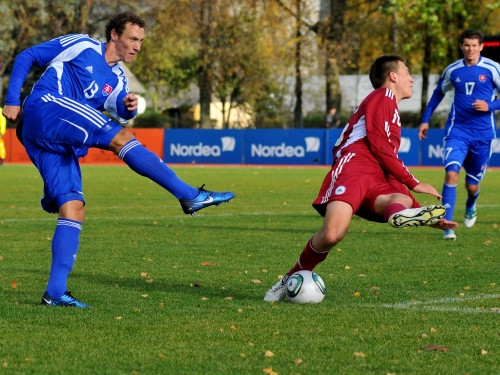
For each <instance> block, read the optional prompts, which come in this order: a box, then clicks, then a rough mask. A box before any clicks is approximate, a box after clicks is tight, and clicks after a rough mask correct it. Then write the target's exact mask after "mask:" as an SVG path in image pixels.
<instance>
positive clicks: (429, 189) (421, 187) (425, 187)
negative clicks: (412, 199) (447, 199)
mask: <svg viewBox="0 0 500 375" xmlns="http://www.w3.org/2000/svg"><path fill="white" fill-rule="evenodd" d="M413 191H414V192H415V193H425V194H430V195H434V196H435V197H436V198H437V199H439V200H441V198H442V196H441V194H439V193H438V191H437V190H436V188H435V187H434V186H432V185H430V184H422V183H421V184H418V185H417V186H415V187H414V188H413Z"/></svg>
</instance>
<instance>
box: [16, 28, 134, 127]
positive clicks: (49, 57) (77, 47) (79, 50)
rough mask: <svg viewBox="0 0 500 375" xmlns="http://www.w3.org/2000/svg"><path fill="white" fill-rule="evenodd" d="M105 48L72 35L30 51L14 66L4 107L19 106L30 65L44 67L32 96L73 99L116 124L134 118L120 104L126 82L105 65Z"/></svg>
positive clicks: (115, 68)
mask: <svg viewBox="0 0 500 375" xmlns="http://www.w3.org/2000/svg"><path fill="white" fill-rule="evenodd" d="M105 48H106V44H105V43H101V42H99V41H98V40H97V39H93V38H90V37H89V36H88V35H83V34H72V35H66V36H62V37H59V38H56V39H53V40H50V41H48V42H45V43H42V44H39V45H36V46H33V47H30V48H28V49H26V50H24V51H23V52H21V53H20V54H19V56H18V58H17V59H16V63H15V64H14V70H13V72H12V76H11V81H10V83H9V90H8V95H7V97H6V103H7V104H8V105H20V92H21V88H22V86H23V84H24V81H25V79H26V77H27V75H28V73H29V71H30V70H31V67H32V66H33V65H34V64H37V65H39V66H42V67H43V66H47V68H46V70H45V72H44V74H43V75H42V76H41V78H40V79H39V80H38V82H37V83H36V84H35V85H34V86H33V90H32V94H34V95H35V96H41V95H45V94H50V93H54V94H57V95H58V96H64V97H67V98H71V99H75V100H76V101H78V102H80V103H83V104H85V105H88V106H90V107H92V108H94V109H97V110H99V111H108V112H109V113H110V114H111V115H112V116H113V117H115V118H116V119H117V120H119V121H120V122H125V121H126V120H128V119H131V118H132V117H134V116H135V115H136V113H137V111H133V112H130V111H128V110H127V109H126V108H125V106H124V105H123V103H122V100H123V98H124V97H125V96H126V95H127V94H128V91H129V89H128V80H127V78H126V76H125V74H124V71H123V69H122V68H121V67H120V65H119V64H115V65H113V66H110V65H108V63H107V62H106V60H105V56H104V52H105Z"/></svg>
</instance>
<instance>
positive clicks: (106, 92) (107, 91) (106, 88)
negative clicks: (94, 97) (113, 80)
mask: <svg viewBox="0 0 500 375" xmlns="http://www.w3.org/2000/svg"><path fill="white" fill-rule="evenodd" d="M111 91H113V88H112V87H111V86H110V85H108V84H107V83H106V84H105V85H104V87H103V88H102V93H103V94H104V95H109V94H111Z"/></svg>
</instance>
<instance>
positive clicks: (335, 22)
mask: <svg viewBox="0 0 500 375" xmlns="http://www.w3.org/2000/svg"><path fill="white" fill-rule="evenodd" d="M317 3H318V2H317V1H316V0H303V1H299V0H241V1H237V2H235V1H229V0H214V1H206V0H169V1H165V2H156V1H153V0H137V1H127V2H125V1H124V0H116V1H114V2H107V1H104V0H75V1H65V0H51V1H46V0H19V1H16V2H13V1H10V0H0V14H2V16H3V17H2V24H0V31H1V33H0V50H1V51H2V54H1V61H0V77H1V78H0V80H1V79H2V78H4V80H5V81H6V79H5V78H8V76H9V74H10V69H11V68H12V63H13V59H14V58H15V56H16V55H17V54H18V53H19V52H20V51H21V50H23V49H25V48H27V47H29V46H31V45H33V44H37V43H40V42H42V41H45V40H48V39H51V38H54V37H57V36H60V35H63V34H67V33H71V32H83V33H87V34H89V35H91V36H93V37H98V38H100V39H101V40H102V39H103V29H104V23H105V21H106V20H107V19H108V17H109V16H110V15H111V14H113V13H115V12H117V11H122V10H125V9H127V10H133V11H136V12H137V13H139V14H140V15H141V16H143V17H145V18H146V20H147V28H146V33H147V34H146V35H147V37H146V40H145V42H144V44H143V49H144V51H143V52H142V53H140V54H139V55H138V57H137V59H136V60H135V61H134V62H133V63H132V64H131V65H130V69H131V70H132V72H134V74H136V76H137V77H138V78H139V80H140V81H141V82H142V83H143V84H144V85H145V86H147V87H148V88H150V96H151V99H152V101H153V105H154V107H155V109H156V110H157V111H161V110H162V109H164V108H163V107H164V104H163V103H164V102H165V99H166V98H168V97H175V96H177V95H179V93H180V92H181V91H183V90H186V89H188V88H189V87H190V85H196V86H197V87H198V88H199V89H200V104H201V105H202V106H203V109H202V117H203V119H202V126H204V127H210V126H211V124H210V114H209V113H207V108H208V109H209V108H210V104H211V101H212V99H213V98H214V97H215V98H217V99H218V100H219V101H220V102H221V103H223V104H222V105H223V108H222V111H223V112H224V117H225V120H224V122H225V126H227V124H228V120H227V119H228V118H229V116H230V113H231V111H232V110H233V109H234V108H238V107H240V108H241V107H245V108H246V109H247V110H248V111H251V112H252V115H253V117H254V121H255V126H258V127H287V126H290V124H292V123H293V124H294V125H293V126H297V127H300V126H301V120H302V113H303V109H302V107H303V106H304V104H305V103H304V102H303V101H304V98H303V81H305V79H307V77H308V76H311V75H313V74H315V73H316V69H317V67H316V66H319V67H320V70H322V69H323V68H324V74H325V77H326V78H325V81H326V92H325V101H324V103H325V104H326V107H329V106H337V107H338V108H340V99H341V92H340V85H339V79H338V78H339V75H340V74H363V75H366V74H367V72H368V68H369V66H370V64H371V62H372V61H373V59H374V58H375V57H377V56H379V55H380V54H383V53H398V54H401V55H403V56H405V57H406V58H407V59H408V62H409V65H410V68H411V71H412V72H413V73H414V74H417V73H419V72H423V75H424V85H425V84H427V85H428V80H427V79H426V78H425V77H428V75H429V74H430V73H438V72H440V71H441V70H442V69H443V68H444V67H445V66H446V65H447V64H448V63H449V62H450V60H453V59H455V58H457V57H458V56H459V54H458V52H459V51H458V47H457V36H458V34H459V31H460V30H461V29H462V28H465V27H474V28H478V29H480V30H481V31H483V32H484V33H485V34H499V33H500V24H499V23H498V19H499V14H500V2H499V1H498V0H468V1H459V0H448V1H444V2H443V1H441V0H422V1H416V0H376V1H367V0H322V1H321V2H320V5H321V9H323V13H322V14H323V15H324V17H322V18H321V20H320V22H318V17H317V15H315V14H313V13H314V9H315V6H314V5H315V4H317ZM325 9H326V13H325ZM316 35H317V38H314V36H316ZM317 48H319V49H320V51H321V54H318V53H317ZM40 72H41V70H39V71H36V70H35V71H34V72H32V74H31V75H30V77H28V82H27V84H30V83H32V82H29V80H30V79H31V80H33V79H36V78H37V77H36V74H40ZM290 79H293V80H294V82H295V90H294V92H291V90H290V83H289V82H287V80H290ZM426 82H427V83H426ZM6 83H7V82H0V87H1V88H2V90H4V89H5V87H6ZM426 87H428V86H425V87H424V90H423V95H424V96H423V97H422V98H421V101H422V107H424V106H425V104H426V102H427V97H426V96H425V95H426V94H427V90H426ZM319 90H320V89H319V88H318V91H319ZM290 94H292V95H293V96H294V100H288V97H289V96H290ZM186 104H188V103H186ZM191 104H194V103H189V105H191ZM318 110H324V107H323V108H318Z"/></svg>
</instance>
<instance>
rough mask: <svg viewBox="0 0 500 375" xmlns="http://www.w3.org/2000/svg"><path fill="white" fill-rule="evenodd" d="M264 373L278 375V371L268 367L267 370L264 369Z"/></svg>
mask: <svg viewBox="0 0 500 375" xmlns="http://www.w3.org/2000/svg"><path fill="white" fill-rule="evenodd" d="M262 372H263V373H264V374H270V375H278V373H277V372H276V371H274V370H273V368H272V367H266V368H263V369H262Z"/></svg>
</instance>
